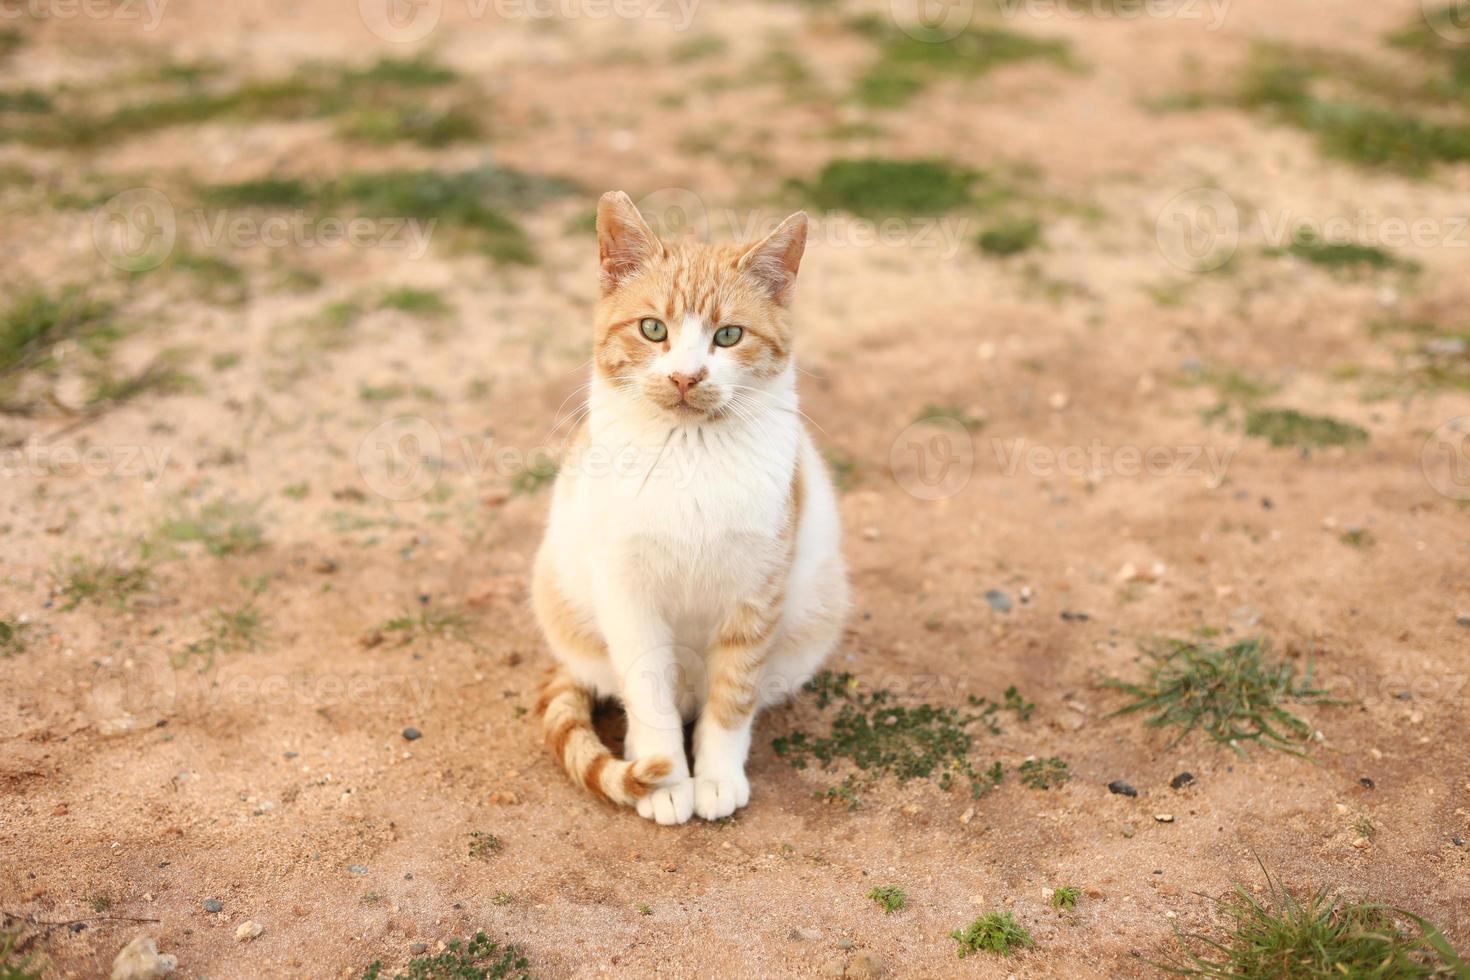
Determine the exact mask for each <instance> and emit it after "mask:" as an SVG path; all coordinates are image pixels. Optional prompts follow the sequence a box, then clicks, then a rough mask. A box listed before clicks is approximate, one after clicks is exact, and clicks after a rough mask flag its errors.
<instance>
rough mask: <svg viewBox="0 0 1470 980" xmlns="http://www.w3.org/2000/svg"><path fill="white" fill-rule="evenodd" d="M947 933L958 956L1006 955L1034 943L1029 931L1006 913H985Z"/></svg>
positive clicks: (961, 957)
mask: <svg viewBox="0 0 1470 980" xmlns="http://www.w3.org/2000/svg"><path fill="white" fill-rule="evenodd" d="M950 936H951V937H952V938H953V939H954V940H955V941H957V942H958V943H959V944H960V948H959V949H958V950H956V953H957V954H958V955H959V958H960V959H964V958H965V957H966V956H969V955H970V954H971V953H980V952H985V953H999V954H1000V955H1002V956H1010V955H1011V951H1012V950H1014V949H1016V948H1027V947H1031V946H1035V945H1036V941H1035V940H1033V939H1032V938H1031V933H1029V932H1027V931H1026V928H1025V927H1024V926H1022V925H1021V924H1020V923H1019V922H1017V921H1016V919H1015V916H1013V915H1011V913H1009V912H989V913H987V914H985V915H982V916H980V918H978V919H976V920H975V921H974V922H971V923H970V924H969V925H968V926H965V927H964V928H963V929H956V930H955V931H954V932H951V933H950Z"/></svg>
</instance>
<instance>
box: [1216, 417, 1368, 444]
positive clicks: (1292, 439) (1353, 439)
mask: <svg viewBox="0 0 1470 980" xmlns="http://www.w3.org/2000/svg"><path fill="white" fill-rule="evenodd" d="M1245 433H1246V435H1250V436H1259V437H1260V438H1262V439H1266V440H1268V441H1269V442H1270V443H1271V445H1273V446H1277V447H1281V446H1300V447H1302V448H1305V449H1314V448H1318V447H1322V446H1352V445H1357V444H1358V443H1364V442H1367V441H1368V430H1366V429H1364V428H1362V427H1361V426H1357V425H1354V424H1352V423H1351V422H1342V421H1340V420H1338V419H1335V418H1332V417H1330V416H1327V415H1308V414H1306V413H1305V412H1299V411H1297V410H1296V409H1294V408H1250V409H1248V410H1247V411H1246V414H1245Z"/></svg>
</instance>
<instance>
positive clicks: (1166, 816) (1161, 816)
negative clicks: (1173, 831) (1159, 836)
mask: <svg viewBox="0 0 1470 980" xmlns="http://www.w3.org/2000/svg"><path fill="white" fill-rule="evenodd" d="M1154 819H1155V820H1157V821H1158V822H1159V823H1173V822H1174V814H1172V813H1155V814H1154Z"/></svg>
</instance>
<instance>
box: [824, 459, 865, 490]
mask: <svg viewBox="0 0 1470 980" xmlns="http://www.w3.org/2000/svg"><path fill="white" fill-rule="evenodd" d="M825 455H826V459H827V469H829V470H831V472H832V484H833V486H835V487H836V488H837V492H838V493H847V492H848V491H849V490H851V489H853V488H854V487H856V486H857V485H858V484H860V483H862V482H863V466H862V464H861V463H859V462H858V461H857V460H856V459H854V458H853V457H851V456H848V455H846V454H844V453H841V452H838V451H837V450H835V449H828V450H827V452H826V454H825Z"/></svg>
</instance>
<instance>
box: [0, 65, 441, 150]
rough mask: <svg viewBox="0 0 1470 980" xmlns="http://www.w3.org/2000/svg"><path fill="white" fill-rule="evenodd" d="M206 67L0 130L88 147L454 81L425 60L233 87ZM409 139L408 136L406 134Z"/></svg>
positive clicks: (139, 80)
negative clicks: (115, 99) (116, 98)
mask: <svg viewBox="0 0 1470 980" xmlns="http://www.w3.org/2000/svg"><path fill="white" fill-rule="evenodd" d="M218 74H219V73H218V72H217V71H215V70H213V69H212V68H210V69H209V70H201V69H199V68H198V67H197V66H180V67H179V68H178V69H177V70H173V69H166V70H163V71H155V72H151V73H147V74H145V75H142V76H135V77H133V78H131V79H127V80H122V81H116V82H115V83H114V84H115V86H116V87H118V88H121V89H123V90H127V91H132V90H138V91H141V92H142V93H143V94H142V97H141V98H137V99H134V100H132V101H129V102H127V103H125V104H123V105H121V106H118V107H117V108H114V109H110V110H103V111H97V110H95V109H94V108H93V107H92V102H93V101H95V100H94V99H93V98H92V96H93V93H92V92H91V91H89V90H85V89H83V90H78V91H77V92H75V93H63V94H66V95H67V96H68V97H67V98H65V99H64V100H63V101H64V102H66V103H69V104H68V105H67V106H66V109H65V111H60V110H57V111H53V112H51V113H50V114H49V115H47V116H46V117H45V118H44V119H41V120H37V121H35V122H33V123H32V124H30V125H26V126H20V127H10V128H9V129H8V131H0V137H3V136H5V135H9V136H10V137H12V138H15V139H19V140H22V141H24V142H27V143H31V144H34V145H38V146H44V147H51V148H61V149H88V148H92V147H96V146H99V145H104V144H106V143H109V142H115V141H118V140H121V139H125V138H128V137H131V136H136V135H139V134H142V133H149V132H155V131H157V130H160V129H167V128H170V127H174V126H189V125H198V124H201V123H206V122H211V121H214V120H219V119H230V120H236V121H243V122H250V121H256V120H263V119H311V118H323V117H331V116H338V115H341V114H344V113H352V112H356V111H365V110H370V109H373V108H386V109H394V108H401V107H403V106H404V103H405V98H406V97H407V94H408V93H417V92H419V91H421V90H423V89H426V88H435V87H441V86H444V85H448V84H450V83H452V82H454V81H456V79H457V78H458V76H457V75H456V74H455V73H454V72H453V71H452V70H450V69H448V68H446V67H444V66H442V65H439V64H437V63H435V62H433V61H432V60H431V59H429V58H428V57H426V56H420V57H415V58H383V59H379V60H378V61H377V62H375V63H373V64H372V65H370V66H368V67H366V68H352V67H343V66H331V65H308V66H305V67H302V68H300V69H297V70H296V71H294V72H293V73H291V74H289V75H284V76H280V77H276V78H267V79H250V80H246V81H243V82H240V83H238V84H236V85H234V86H233V87H229V86H222V85H220V84H217V79H216V77H215V76H216V75H218ZM409 138H412V134H409Z"/></svg>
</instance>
